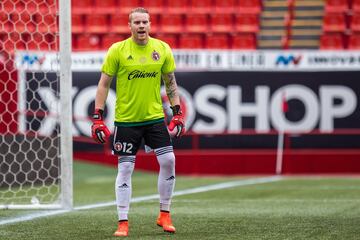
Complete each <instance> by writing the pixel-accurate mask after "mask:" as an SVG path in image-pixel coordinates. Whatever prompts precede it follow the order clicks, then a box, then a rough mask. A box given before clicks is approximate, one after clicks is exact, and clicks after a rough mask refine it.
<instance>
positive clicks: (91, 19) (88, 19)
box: [85, 13, 109, 33]
mask: <svg viewBox="0 0 360 240" xmlns="http://www.w3.org/2000/svg"><path fill="white" fill-rule="evenodd" d="M85 27H86V28H85V30H86V32H88V33H108V32H109V23H108V16H107V15H105V14H96V13H94V14H89V15H86V16H85Z"/></svg>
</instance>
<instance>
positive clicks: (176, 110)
mask: <svg viewBox="0 0 360 240" xmlns="http://www.w3.org/2000/svg"><path fill="white" fill-rule="evenodd" d="M170 108H171V110H172V113H173V116H175V115H181V114H182V112H181V109H180V105H174V106H171V107H170Z"/></svg>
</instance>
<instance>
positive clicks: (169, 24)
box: [159, 13, 184, 33]
mask: <svg viewBox="0 0 360 240" xmlns="http://www.w3.org/2000/svg"><path fill="white" fill-rule="evenodd" d="M159 17H160V24H161V31H162V32H164V33H181V32H183V30H184V24H183V19H182V15H181V14H168V13H164V14H161V15H160V16H159Z"/></svg>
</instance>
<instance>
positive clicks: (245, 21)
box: [235, 14, 259, 33]
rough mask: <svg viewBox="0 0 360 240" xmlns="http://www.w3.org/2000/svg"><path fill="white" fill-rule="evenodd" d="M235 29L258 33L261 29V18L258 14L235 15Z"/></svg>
mask: <svg viewBox="0 0 360 240" xmlns="http://www.w3.org/2000/svg"><path fill="white" fill-rule="evenodd" d="M235 30H236V31H237V32H251V33H257V32H258V31H259V18H258V15H257V14H237V15H235Z"/></svg>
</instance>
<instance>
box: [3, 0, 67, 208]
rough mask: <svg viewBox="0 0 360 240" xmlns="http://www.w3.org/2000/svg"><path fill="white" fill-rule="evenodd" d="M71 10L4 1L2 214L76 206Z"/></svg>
mask: <svg viewBox="0 0 360 240" xmlns="http://www.w3.org/2000/svg"><path fill="white" fill-rule="evenodd" d="M69 4H70V1H67V0H60V1H58V0H26V1H16V0H1V1H0V39H1V41H0V98H1V103H0V145H1V147H0V208H9V209H11V208H13V209H16V208H19V209H21V208H71V207H72V137H71V115H72V114H71V96H70V92H71V76H70V73H71V71H70V62H71V59H70V51H71V47H70V46H71V41H70V34H71V33H70V20H69V19H70V10H69V9H70V6H69ZM48 58H50V60H51V63H50V64H45V63H46V62H49V59H48Z"/></svg>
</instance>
